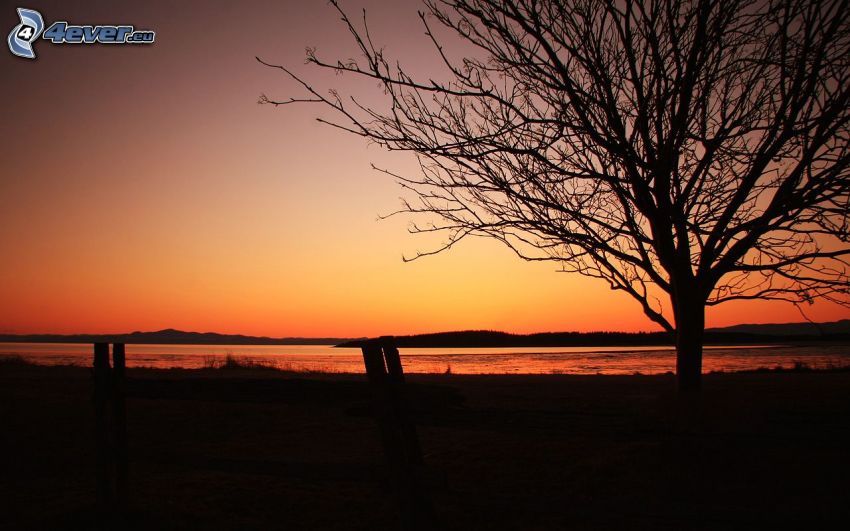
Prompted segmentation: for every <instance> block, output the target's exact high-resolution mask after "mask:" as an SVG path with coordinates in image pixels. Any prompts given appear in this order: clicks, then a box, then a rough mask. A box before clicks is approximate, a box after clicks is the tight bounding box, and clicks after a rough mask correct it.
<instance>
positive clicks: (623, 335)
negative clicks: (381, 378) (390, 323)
mask: <svg viewBox="0 0 850 531" xmlns="http://www.w3.org/2000/svg"><path fill="white" fill-rule="evenodd" d="M823 340H828V341H829V340H832V341H847V340H850V320H843V321H837V322H834V323H819V324H818V325H812V324H811V323H788V324H774V325H736V326H730V327H725V328H712V329H708V330H706V333H705V343H706V344H707V345H712V344H714V345H718V344H727V345H728V344H752V343H763V342H765V341H771V342H789V341H823ZM364 341H365V340H364V339H358V340H353V341H348V342H345V343H342V344H339V345H337V346H338V347H344V348H352V347H360V346H361V345H362V344H363V343H364ZM395 341H396V345H398V346H399V347H402V348H468V347H574V346H576V347H578V346H593V347H600V346H649V345H672V344H673V340H672V338H671V337H670V336H669V335H668V334H667V333H665V332H635V333H631V332H544V333H538V334H509V333H507V332H498V331H492V330H464V331H459V332H438V333H434V334H418V335H411V336H396V337H395Z"/></svg>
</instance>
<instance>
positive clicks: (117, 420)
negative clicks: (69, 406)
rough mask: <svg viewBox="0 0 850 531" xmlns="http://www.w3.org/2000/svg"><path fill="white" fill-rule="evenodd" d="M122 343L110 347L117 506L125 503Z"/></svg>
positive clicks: (125, 419) (125, 435) (124, 411)
mask: <svg viewBox="0 0 850 531" xmlns="http://www.w3.org/2000/svg"><path fill="white" fill-rule="evenodd" d="M125 367H126V362H125V355H124V343H115V344H113V345H112V420H113V426H112V430H113V441H114V444H115V498H116V501H117V502H118V506H119V507H121V508H124V506H125V505H126V503H127V415H126V409H125V398H124V397H125V394H126V380H125V376H124V374H125Z"/></svg>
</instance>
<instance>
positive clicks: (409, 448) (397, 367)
mask: <svg viewBox="0 0 850 531" xmlns="http://www.w3.org/2000/svg"><path fill="white" fill-rule="evenodd" d="M380 341H381V348H382V349H383V351H384V358H385V359H386V363H387V376H388V379H389V387H390V391H391V393H392V400H393V402H394V403H395V404H394V405H395V408H396V410H397V417H398V425H399V430H400V432H401V437H402V440H403V442H404V452H405V455H406V456H407V459H408V462H409V463H410V464H412V465H422V464H423V462H424V461H423V459H422V448H421V446H420V445H419V434H417V433H416V425H415V424H414V423H413V419H412V418H411V411H410V404H409V402H408V400H407V395H406V393H405V390H404V371H403V370H402V367H401V357H400V356H399V353H398V348H396V346H395V340H394V339H393V338H392V337H391V336H384V337H382V338H381V340H380Z"/></svg>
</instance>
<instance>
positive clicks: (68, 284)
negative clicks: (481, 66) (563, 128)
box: [0, 1, 850, 336]
mask: <svg viewBox="0 0 850 531" xmlns="http://www.w3.org/2000/svg"><path fill="white" fill-rule="evenodd" d="M113 4H115V5H113ZM168 5H169V3H166V2H150V3H145V5H143V6H132V7H126V6H123V5H120V6H119V5H117V3H111V2H97V3H94V4H92V5H87V6H85V7H81V6H79V5H77V4H74V5H67V3H64V2H38V1H33V2H29V3H28V4H27V6H28V7H30V8H33V9H37V10H39V11H41V13H42V15H43V16H44V18H45V20H46V21H47V22H48V24H49V23H50V22H51V21H56V20H68V21H69V22H71V23H76V24H98V23H99V24H108V23H114V24H118V23H130V24H135V25H136V26H137V28H140V29H152V30H155V31H156V32H157V36H156V43H155V44H154V45H153V46H138V47H135V48H127V47H121V46H111V47H110V46H103V45H100V46H67V45H65V46H54V45H52V44H50V43H48V42H46V41H40V42H38V43H37V44H36V53H37V54H38V58H37V59H36V60H35V61H27V60H24V59H19V58H15V57H13V56H12V55H11V54H10V53H7V52H3V53H0V68H2V72H3V79H4V82H3V83H2V86H0V93H1V94H0V101H2V105H3V119H2V121H0V134H2V139H3V141H2V145H0V160H2V161H3V162H2V169H0V172H2V174H0V333H3V332H5V333H36V332H54V333H74V332H90V333H98V332H104V333H109V332H124V331H131V330H153V329H160V328H166V327H174V328H180V329H185V330H198V331H217V332H223V333H244V334H257V335H270V336H362V335H377V334H406V333H416V332H428V331H439V330H458V329H471V328H476V329H499V330H506V331H511V332H534V331H546V330H583V331H587V330H628V331H635V330H654V329H656V327H655V326H654V325H653V324H652V323H650V322H649V321H648V320H647V319H646V318H645V317H644V316H643V314H642V313H641V312H640V309H639V306H638V304H637V303H636V302H634V301H632V299H630V298H629V297H627V296H626V295H623V294H618V293H614V292H611V291H610V290H609V289H608V288H607V286H606V285H605V284H604V283H601V282H599V281H594V280H590V279H586V278H584V277H580V276H576V275H566V274H562V273H557V272H556V271H555V270H556V266H555V264H541V263H526V262H522V261H521V260H519V259H518V258H516V257H514V256H513V255H512V254H511V253H510V252H509V251H507V250H506V249H504V248H502V247H500V246H499V244H497V243H495V242H492V241H486V240H469V241H465V242H463V243H462V244H461V245H459V246H457V247H455V248H454V249H452V250H451V251H450V252H448V253H445V254H442V255H439V256H436V257H432V258H427V259H423V260H420V261H417V262H414V263H403V262H402V260H401V256H402V254H407V255H410V254H413V253H414V252H415V251H416V250H417V249H427V248H429V247H430V246H429V243H430V242H429V241H428V240H426V239H422V238H421V237H416V236H411V235H409V234H408V233H407V231H406V226H407V222H408V220H406V219H402V218H393V219H391V220H386V221H377V219H376V218H377V216H378V215H379V214H383V213H388V212H390V211H392V210H394V209H395V208H396V207H397V206H398V205H399V201H398V196H399V195H400V189H399V188H398V187H397V186H396V185H395V184H394V183H393V181H392V180H391V179H390V178H388V177H385V176H383V175H382V174H379V173H376V172H374V171H372V170H371V169H370V167H369V164H370V163H371V162H375V163H377V164H378V165H381V166H387V167H390V168H392V169H394V170H397V171H400V172H404V171H411V172H412V171H415V168H414V165H413V163H412V162H413V161H412V160H411V159H410V157H407V156H403V155H397V154H393V155H389V154H387V153H384V152H382V151H381V150H380V149H378V148H377V147H375V146H369V145H367V144H366V143H365V142H364V141H362V140H361V139H358V138H354V137H351V136H347V135H345V134H343V133H340V132H337V131H335V130H332V129H330V128H328V127H324V126H321V125H319V124H317V123H316V122H315V121H314V120H313V118H314V117H315V114H316V113H317V112H318V111H319V110H318V109H317V108H310V107H300V108H299V107H292V108H286V109H273V108H271V107H268V106H259V105H257V104H256V101H257V98H258V96H259V95H260V93H263V92H266V93H268V94H270V95H274V96H285V95H290V93H291V92H292V91H294V88H293V87H292V85H290V84H286V83H284V79H283V78H282V77H281V75H280V73H279V72H276V71H273V70H269V69H266V68H263V67H262V66H260V65H258V64H257V63H256V62H255V61H254V59H253V57H254V56H255V55H259V56H261V57H263V58H264V59H267V60H269V61H272V62H280V63H285V64H288V65H293V66H298V65H300V64H301V63H302V62H303V57H304V48H305V46H318V47H319V51H320V53H322V52H323V53H324V54H325V55H326V56H328V57H332V56H334V53H335V52H338V53H339V55H341V56H343V57H347V56H349V55H350V53H346V52H345V50H350V48H348V44H347V42H345V40H344V37H345V34H344V30H343V28H341V27H340V26H339V24H338V21H337V18H336V17H335V15H334V13H333V11H332V10H331V9H330V8H329V7H328V6H327V5H326V4H325V2H324V1H315V2H289V3H282V4H281V3H280V2H271V1H269V2H257V3H254V2H252V3H251V7H250V8H249V7H245V6H244V5H239V6H237V5H236V4H232V3H229V2H199V3H198V5H199V6H203V7H202V8H199V9H192V8H191V5H190V4H188V3H185V4H184V3H181V8H180V9H178V10H176V11H171V10H170V9H169V8H168ZM344 5H346V6H351V8H352V11H356V9H358V6H362V5H364V4H363V3H360V2H357V3H355V2H346V3H345V4H344ZM366 5H367V8H368V10H369V13H370V19H371V20H373V27H374V28H375V31H376V34H377V35H378V36H379V38H382V39H383V41H384V42H385V43H386V44H388V45H389V49H390V50H392V51H397V52H398V55H400V56H402V57H406V58H409V59H410V60H412V61H414V62H415V63H416V64H417V66H418V67H421V68H427V65H428V62H427V61H430V60H431V59H430V58H429V56H428V55H427V54H426V53H425V52H424V51H423V48H422V46H421V45H422V44H425V41H424V40H423V39H424V36H422V32H421V29H420V28H419V26H418V20H417V18H416V14H415V10H416V7H417V6H416V2H410V1H405V2H387V3H386V6H384V5H382V3H380V2H370V3H367V4H366ZM17 22H18V20H17V16H16V14H15V12H14V9H13V8H6V9H5V11H4V12H2V13H0V27H2V28H12V27H13V26H14V25H15V24H17ZM4 31H8V30H4ZM4 35H5V33H4ZM332 81H334V80H332ZM337 81H339V79H338V80H337ZM287 91H290V92H287ZM806 311H807V314H808V315H809V317H811V318H813V319H815V320H820V321H828V320H836V319H841V318H847V317H850V315H848V313H850V312H848V311H847V310H846V309H843V308H841V307H839V306H837V305H834V304H828V303H818V304H816V305H814V306H813V307H809V308H807V309H806ZM799 320H801V317H800V314H799V313H798V311H797V310H796V309H795V308H794V307H793V306H791V305H790V304H783V303H766V302H762V303H740V304H738V303H736V304H728V305H724V306H720V307H718V308H716V309H713V310H710V311H709V313H708V324H709V326H723V325H729V324H735V323H739V322H783V321H799Z"/></svg>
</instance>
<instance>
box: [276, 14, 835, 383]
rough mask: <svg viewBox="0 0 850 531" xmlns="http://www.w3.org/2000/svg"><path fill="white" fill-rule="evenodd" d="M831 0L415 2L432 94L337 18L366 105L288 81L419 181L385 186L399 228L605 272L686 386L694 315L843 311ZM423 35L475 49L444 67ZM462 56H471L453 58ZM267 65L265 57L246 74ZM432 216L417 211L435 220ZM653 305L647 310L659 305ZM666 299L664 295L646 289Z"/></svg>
mask: <svg viewBox="0 0 850 531" xmlns="http://www.w3.org/2000/svg"><path fill="white" fill-rule="evenodd" d="M848 4H850V2H848V1H841V0H822V1H818V0H814V1H811V0H768V1H763V2H755V3H753V2H751V1H747V0H741V1H738V0H713V1H708V0H703V1H700V0H693V1H688V0H681V1H677V0H645V1H631V0H609V1H605V0H577V1H569V0H564V1H546V0H456V1H452V0H445V1H436V0H431V1H427V2H426V6H427V12H425V13H420V17H421V20H422V23H423V25H424V29H425V33H426V35H428V37H429V38H430V39H431V41H432V42H433V45H434V47H435V53H437V54H439V56H440V57H441V58H442V60H443V64H444V65H445V67H446V68H447V72H450V74H451V75H450V79H449V80H448V81H445V82H441V81H438V80H432V79H429V78H425V79H417V78H416V76H414V75H411V74H408V71H407V70H405V69H404V68H403V67H402V66H400V65H399V64H398V63H396V62H394V61H391V60H390V59H388V57H387V56H386V55H385V52H384V51H383V50H382V49H380V48H378V47H376V46H375V45H374V44H373V41H372V38H371V36H370V34H369V31H368V28H367V26H366V23H365V20H366V18H365V13H364V17H363V22H362V23H357V24H356V23H355V22H354V21H352V19H350V18H349V17H348V16H346V14H345V13H344V11H343V10H341V9H339V7H338V6H337V4H336V3H335V2H334V3H333V5H334V6H335V7H337V9H338V11H339V13H340V14H341V15H342V20H343V22H344V24H345V25H346V26H347V28H348V30H349V32H350V33H351V35H352V37H353V39H354V42H355V43H356V46H357V47H358V51H359V54H360V56H359V58H358V59H354V60H348V61H340V62H337V61H325V60H323V59H320V58H319V57H318V56H317V55H316V54H315V52H314V51H309V50H308V63H309V64H312V65H315V66H318V67H321V68H324V69H329V70H333V71H336V72H338V73H346V74H353V75H356V76H361V77H364V78H368V79H371V80H374V81H376V82H377V83H378V84H379V85H380V86H381V87H382V88H383V90H384V92H385V96H386V103H387V105H386V107H383V108H378V107H376V106H374V105H373V106H371V107H370V106H367V105H362V104H361V103H360V102H359V101H358V100H357V99H354V98H352V97H348V96H344V95H340V93H339V92H336V91H333V90H331V91H328V92H325V91H324V90H319V89H317V88H316V87H315V86H314V85H312V84H311V83H309V82H308V81H306V80H305V78H304V77H303V76H302V75H299V74H295V73H293V72H292V71H291V70H290V69H287V68H285V67H282V66H279V65H269V66H275V67H277V68H280V69H281V70H283V71H284V72H286V73H287V74H288V75H289V76H291V77H292V78H293V79H294V80H296V81H298V82H299V83H301V86H302V87H303V88H304V89H305V91H306V94H307V95H305V97H303V98H292V99H286V100H282V101H276V100H271V99H269V98H266V97H265V96H263V97H261V100H260V101H261V102H262V103H271V104H275V105H281V104H288V103H297V102H315V103H320V104H322V105H325V106H327V107H329V108H331V109H333V110H334V111H335V112H336V113H337V114H336V116H337V117H338V120H336V121H333V122H328V123H331V124H332V125H335V126H337V127H340V128H342V129H345V130H346V131H349V132H351V133H354V134H356V135H360V136H363V137H366V138H368V139H370V140H372V141H374V142H377V143H378V144H380V145H381V146H383V147H385V148H387V149H390V150H402V151H411V152H414V153H415V154H416V155H417V156H418V158H419V161H420V166H421V174H420V175H418V176H415V177H412V176H400V175H395V177H397V178H398V180H399V181H400V183H401V184H402V186H404V187H405V188H408V189H409V190H410V191H412V192H413V194H415V200H411V201H410V202H408V203H405V205H404V209H403V211H404V212H409V213H412V214H426V215H429V216H430V217H431V218H432V220H436V221H432V222H431V223H429V224H427V225H424V226H423V225H413V226H412V230H413V231H414V232H435V231H436V232H444V233H445V234H446V235H447V236H446V240H445V244H444V245H443V246H441V247H439V248H437V249H434V250H432V251H430V252H428V253H421V254H420V255H422V254H431V253H433V252H439V251H442V250H444V249H448V248H449V247H451V246H452V245H454V244H455V243H456V242H458V241H459V240H461V239H462V238H464V237H465V236H468V235H487V236H491V237H493V238H496V239H497V240H500V241H502V242H503V243H505V244H506V245H508V246H509V247H510V248H511V249H513V250H514V251H515V252H516V253H517V254H518V255H519V256H521V257H523V258H526V259H529V260H554V261H556V262H558V263H559V264H561V266H562V267H563V269H564V270H566V271H573V272H577V273H581V274H583V275H587V276H590V277H596V278H600V279H604V280H606V281H607V282H608V283H609V284H610V286H611V288H613V289H615V290H622V291H624V292H626V293H628V294H629V295H631V296H632V297H634V298H635V299H636V300H637V301H638V302H639V303H640V304H641V306H642V308H643V311H644V313H645V314H646V315H647V316H648V317H649V318H650V319H652V320H653V321H655V322H656V323H658V324H659V325H661V326H662V327H663V328H664V329H665V330H667V331H668V332H670V333H671V334H672V335H673V336H674V337H675V344H676V349H677V367H676V369H677V374H678V381H679V388H680V389H681V390H688V389H696V388H698V387H699V385H700V378H701V377H700V373H701V366H702V343H703V330H704V321H705V320H704V315H705V307H706V306H707V305H708V306H711V305H717V304H720V303H723V302H726V301H730V300H736V299H780V300H787V301H791V302H794V303H801V302H808V301H812V300H813V299H815V298H818V297H821V298H826V299H830V300H833V301H835V302H839V303H841V304H845V305H847V304H848V297H847V295H848V284H850V276H848V275H850V267H848V261H849V259H848V255H850V245H848V242H850V234H848V202H850V171H848V164H850V156H848V155H850V153H849V152H848V142H850V25H848V13H850V5H848ZM434 24H438V25H442V26H443V27H444V28H443V30H441V31H446V28H448V30H451V33H446V34H447V35H456V36H459V37H460V38H461V39H462V40H463V41H465V44H466V45H472V49H474V50H476V52H475V53H473V54H472V56H468V57H466V58H464V59H461V60H458V61H455V60H453V59H452V58H451V54H449V53H448V52H447V50H448V49H447V48H444V47H443V43H444V42H445V41H444V39H441V38H438V37H437V32H436V31H432V30H436V28H437V26H435V25H434ZM467 55H469V54H467ZM264 64H268V63H264ZM435 214H436V216H434V215H435ZM659 296H661V298H659ZM666 297H669V305H668V304H667V303H662V302H661V299H663V298H666Z"/></svg>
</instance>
